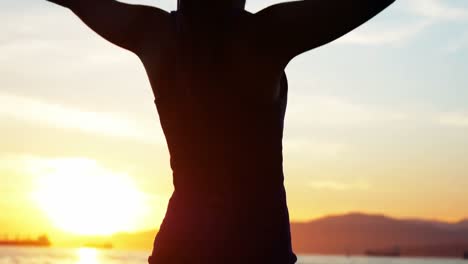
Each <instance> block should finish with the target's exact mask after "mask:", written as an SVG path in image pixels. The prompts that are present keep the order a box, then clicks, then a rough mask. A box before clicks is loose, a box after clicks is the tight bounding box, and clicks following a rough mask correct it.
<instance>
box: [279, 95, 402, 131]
mask: <svg viewBox="0 0 468 264" xmlns="http://www.w3.org/2000/svg"><path fill="white" fill-rule="evenodd" d="M288 113H289V114H288V119H289V118H290V119H293V120H294V119H295V118H300V120H297V121H298V122H300V123H304V121H306V122H308V123H313V124H316V125H332V126H343V125H345V126H346V125H361V124H368V123H370V122H381V121H383V122H388V121H404V120H407V119H408V116H407V114H406V113H404V112H398V111H395V110H388V109H379V108H376V107H373V106H370V105H365V104H357V103H354V102H350V101H348V100H345V99H343V98H340V97H336V96H323V95H309V96H307V95H304V96H301V98H300V99H299V102H294V103H293V104H292V105H291V107H290V110H288ZM305 116H306V118H304V117H305Z"/></svg>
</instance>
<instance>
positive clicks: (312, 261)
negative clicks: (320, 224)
mask: <svg viewBox="0 0 468 264" xmlns="http://www.w3.org/2000/svg"><path fill="white" fill-rule="evenodd" d="M148 254H149V252H143V251H121V250H97V249H87V248H82V249H59V248H17V247H2V248H0V264H124V263H125V264H145V263H147V262H146V260H147V256H148ZM298 264H468V261H466V260H462V259H440V258H380V257H378V258H370V257H341V256H299V262H298Z"/></svg>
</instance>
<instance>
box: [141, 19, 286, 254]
mask: <svg viewBox="0 0 468 264" xmlns="http://www.w3.org/2000/svg"><path fill="white" fill-rule="evenodd" d="M251 19H252V16H251V15H250V14H249V13H247V12H242V13H233V14H232V17H231V18H229V19H227V22H226V23H221V25H215V26H212V27H211V29H210V30H207V31H204V30H203V27H199V28H200V29H201V30H199V29H198V28H197V27H196V26H192V27H190V26H189V24H188V23H187V22H186V20H184V17H183V16H182V15H181V14H177V13H173V14H172V27H168V32H166V36H168V37H167V39H165V40H163V42H162V43H160V42H159V43H160V44H157V45H158V46H157V48H155V49H153V50H151V49H148V52H147V53H146V54H143V56H140V57H141V59H142V61H143V63H144V65H145V67H146V70H147V73H148V75H149V78H150V81H151V84H152V87H153V91H154V94H155V98H156V100H155V102H156V106H157V108H158V113H159V117H160V122H161V125H162V128H163V130H164V133H165V136H166V140H167V143H168V147H169V151H170V154H171V167H172V170H173V177H174V187H175V192H174V194H173V196H172V198H171V201H170V203H169V207H168V211H167V214H166V217H165V220H164V223H163V225H162V226H161V230H160V233H159V234H158V237H157V239H156V243H155V252H154V254H153V255H154V256H155V257H156V256H159V257H160V258H163V256H171V255H176V254H175V252H178V253H177V256H178V257H179V258H181V257H182V255H183V254H184V253H183V252H185V254H187V256H193V255H194V254H198V256H202V255H209V256H211V257H213V256H215V255H216V254H218V256H219V257H224V259H223V261H226V259H225V258H226V257H230V258H231V259H233V257H234V256H228V255H229V254H235V255H236V256H237V257H239V258H240V257H242V256H244V257H245V256H250V257H253V256H254V255H256V256H262V258H263V259H264V260H266V259H267V257H272V256H275V259H276V260H278V258H281V257H283V258H284V259H285V260H287V261H288V262H284V263H293V261H294V258H295V257H294V255H293V254H292V250H291V244H290V243H291V242H290V233H289V216H288V210H287V206H286V194H285V191H284V186H283V179H284V177H283V167H282V137H283V124H284V114H285V109H286V101H287V80H286V76H285V74H284V72H283V70H284V69H283V68H282V67H281V65H278V63H274V60H273V59H272V58H271V57H270V56H269V55H268V47H261V46H259V43H257V42H256V41H255V36H254V32H252V31H251V29H250V28H249V21H250V20H251ZM209 28H210V27H209ZM155 43H157V41H156V40H155ZM216 245H217V246H220V247H218V250H215V248H216ZM190 247H193V250H190ZM182 249H183V250H182ZM171 252H172V253H171ZM195 252H196V253H195ZM203 252H205V253H203ZM214 252H217V253H216V254H215V253H214ZM269 263H272V262H271V261H270V262H269ZM278 263H279V262H278Z"/></svg>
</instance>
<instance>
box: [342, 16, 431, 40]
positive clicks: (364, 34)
mask: <svg viewBox="0 0 468 264" xmlns="http://www.w3.org/2000/svg"><path fill="white" fill-rule="evenodd" d="M431 24H432V22H430V21H421V22H417V23H413V24H409V25H405V26H401V27H394V28H388V29H382V28H380V29H370V30H358V31H356V32H353V33H350V34H348V35H346V36H345V37H343V38H342V39H340V43H343V44H355V45H385V44H402V43H404V42H406V41H409V40H410V39H411V38H413V37H414V36H416V35H417V34H418V33H419V32H421V31H422V30H424V29H425V28H427V27H428V26H429V25H431Z"/></svg>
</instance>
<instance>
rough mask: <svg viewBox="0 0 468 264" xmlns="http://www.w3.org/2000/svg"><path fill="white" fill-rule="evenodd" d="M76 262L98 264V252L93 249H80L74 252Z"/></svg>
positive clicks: (79, 263) (78, 263)
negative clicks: (76, 256) (76, 258)
mask: <svg viewBox="0 0 468 264" xmlns="http://www.w3.org/2000/svg"><path fill="white" fill-rule="evenodd" d="M76 254H77V255H78V262H77V263H76V264H99V263H100V262H99V252H98V251H97V250H96V249H93V248H80V249H77V250H76Z"/></svg>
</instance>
